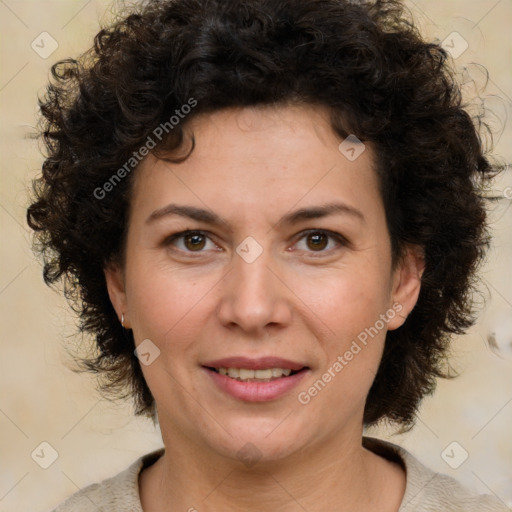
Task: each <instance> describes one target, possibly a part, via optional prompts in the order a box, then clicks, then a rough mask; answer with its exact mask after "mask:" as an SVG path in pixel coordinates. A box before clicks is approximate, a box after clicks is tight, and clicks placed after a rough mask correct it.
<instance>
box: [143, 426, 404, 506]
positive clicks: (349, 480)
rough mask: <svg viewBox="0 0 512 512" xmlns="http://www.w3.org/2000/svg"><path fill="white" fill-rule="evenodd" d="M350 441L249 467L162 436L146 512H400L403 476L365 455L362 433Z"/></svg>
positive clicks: (147, 487)
mask: <svg viewBox="0 0 512 512" xmlns="http://www.w3.org/2000/svg"><path fill="white" fill-rule="evenodd" d="M354 435H356V436H357V433H354ZM354 435H353V436H345V437H344V438H338V439H336V440H325V441H323V442H319V443H316V444H315V445H314V446H310V447H307V448H304V449H302V450H301V451H300V452H298V453H294V454H292V455H290V456H288V457H286V458H285V459H281V460H278V461H275V460H273V461H264V460H263V459H261V460H259V461H258V462H257V463H255V464H254V465H250V464H248V465H244V464H243V463H242V462H240V461H238V460H232V459H228V458H226V457H222V456H219V455H218V454H212V453H208V452H207V451H206V450H205V449H204V448H198V447H195V446H193V445H191V444H189V443H187V441H186V440H184V439H180V440H179V442H178V439H177V437H176V436H175V435H173V436H172V437H170V438H167V439H165V436H164V441H165V443H164V444H165V446H166V449H165V454H164V455H163V456H162V457H161V458H160V459H159V460H158V461H157V462H156V463H155V464H153V465H152V466H150V467H149V468H148V469H147V470H145V471H144V472H143V473H142V475H141V481H140V489H141V501H142V505H143V509H144V511H147V512H152V511H153V510H155V511H156V510H158V511H160V512H168V511H169V512H171V511H174V510H186V511H190V512H194V510H197V511H201V512H216V511H219V510H222V511H223V512H224V511H225V512H235V511H239V510H244V511H247V512H253V511H254V512H256V511H258V512H260V511H261V510H280V511H282V512H297V511H304V510H307V511H308V512H316V511H325V510H336V511H339V512H345V511H347V512H348V511H349V510H350V511H353V510H358V511H366V510H368V511H370V510H376V509H378V510H382V511H385V512H388V511H389V512H395V511H397V510H398V508H399V506H400V501H401V498H402V496H403V493H404V490H405V478H404V474H403V470H402V469H401V468H399V467H398V466H397V465H395V464H393V463H391V462H389V461H386V460H385V459H383V458H381V457H379V456H377V455H375V454H374V453H372V452H370V451H368V450H366V449H364V448H363V447H362V445H361V433H360V432H359V437H354Z"/></svg>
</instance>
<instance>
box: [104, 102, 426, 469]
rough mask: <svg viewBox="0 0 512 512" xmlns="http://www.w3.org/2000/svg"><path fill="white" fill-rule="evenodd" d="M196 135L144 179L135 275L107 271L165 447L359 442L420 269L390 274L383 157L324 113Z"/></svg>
mask: <svg viewBox="0 0 512 512" xmlns="http://www.w3.org/2000/svg"><path fill="white" fill-rule="evenodd" d="M187 128H188V130H190V131H191V132H193V134H194V137H195V141H196V146H195V149H194V151H193V152H192V154H191V155H190V157H189V158H188V159H187V160H185V161H184V162H183V163H180V164H172V163H169V162H166V161H163V160H158V159H156V158H155V157H153V156H149V157H147V158H146V159H145V160H144V161H143V162H142V164H141V165H140V167H139V168H138V169H137V171H136V172H137V174H136V176H135V180H134V184H133V195H132V201H131V213H130V218H129V229H128V235H127V242H126V261H125V266H124V268H123V269H120V268H115V267H113V268H110V269H108V270H107V271H106V277H107V284H108V288H109V293H110V296H111V299H112V302H113V304H114V307H115V308H116V310H117V312H118V314H119V317H121V314H122V313H123V314H124V317H125V326H127V327H129V328H132V329H133V333H134V338H135V341H136V345H137V346H138V347H139V352H140V353H142V354H143V355H142V358H141V360H142V361H143V363H146V364H142V369H143V372H144V376H145V378H146V381H147V383H148V386H149V388H150V389H151V391H152V394H153V396H154V398H155V400H156V404H157V409H158V415H159V421H160V426H161V429H162V434H163V436H164V442H165V439H166V438H168V439H173V438H174V439H175V438H181V439H186V440H187V441H188V442H190V443H191V445H194V446H196V447H200V449H201V450H206V451H209V452H214V453H217V454H220V455H223V456H227V457H231V458H237V457H240V454H241V453H243V450H244V449H247V446H249V445H247V443H252V445H254V447H255V448H254V447H253V448H251V449H253V450H256V451H257V452H258V457H261V458H264V459H268V460H277V459H280V458H283V457H287V456H290V455H292V454H294V453H299V452H300V451H301V450H305V449H308V448H312V447H314V446H316V445H319V444H321V443H325V442H327V441H328V440H336V439H337V440H341V439H344V438H348V437H351V436H352V437H355V438H356V439H357V438H359V439H360V436H361V430H362V416H363V411H364V404H365V399H366V396H367V394H368V391H369V389H370V386H371V384H372V381H373V379H374V376H375V374H376V371H377V368H378V366H379V362H380V358H381V354H382V350H383V344H384V339H385V335H386V331H387V330H390V329H396V328H398V327H400V325H401V324H402V323H403V322H404V318H405V317H406V316H407V314H408V312H409V311H410V310H411V309H412V308H413V306H414V303H415V302H416V299H417V295H418V291H419V278H420V274H421V261H420V260H419V257H417V256H415V255H414V254H415V253H414V252H413V251H410V252H409V253H408V254H407V255H406V258H404V260H403V262H402V263H401V264H400V265H399V266H398V267H396V269H394V270H392V265H391V247H390V239H389V233H388V230H387V227H386V221H385V212H384V207H383V202H382V199H381V197H380V193H379V189H378V182H377V176H376V173H375V170H374V168H373V159H372V158H373V154H372V149H371V147H370V146H369V145H366V146H365V147H363V146H361V145H359V146H358V145H356V146H354V151H351V150H350V147H351V146H350V141H346V142H345V143H344V145H342V147H341V150H340V149H339V148H338V147H339V145H340V143H341V142H342V140H341V139H340V138H339V137H338V136H337V135H335V134H334V132H333V131H332V129H331V128H330V126H329V121H328V113H327V111H323V110H319V109H318V108H312V107H290V106H287V107H280V108H251V109H236V110H234V109H233V110H224V111H220V112H217V113H214V114H209V115H208V116H199V117H196V118H194V119H193V120H192V121H191V122H190V124H189V126H188V127H187ZM361 150H364V151H362V152H361ZM359 153H360V154H359ZM358 154H359V156H357V155H358ZM354 155H355V156H357V158H355V159H354V158H353V157H354ZM147 363H150V364H147ZM226 374H227V375H226ZM244 447H245V448H244ZM240 450H242V452H240Z"/></svg>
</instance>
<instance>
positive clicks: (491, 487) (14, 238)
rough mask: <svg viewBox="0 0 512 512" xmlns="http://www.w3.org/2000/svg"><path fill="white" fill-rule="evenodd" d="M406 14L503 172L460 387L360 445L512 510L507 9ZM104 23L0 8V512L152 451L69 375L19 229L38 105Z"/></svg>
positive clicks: (46, 7) (459, 362) (64, 319)
mask: <svg viewBox="0 0 512 512" xmlns="http://www.w3.org/2000/svg"><path fill="white" fill-rule="evenodd" d="M406 5H407V6H408V7H409V9H410V10H411V13H412V15H413V16H414V18H415V20H416V22H417V24H418V25H419V27H420V29H421V30H422V32H423V33H424V34H425V35H426V36H427V37H428V38H429V39H430V40H436V41H440V42H442V43H443V46H444V47H445V48H446V49H447V50H448V51H449V52H450V54H451V56H452V59H453V63H454V66H455V67H456V71H457V74H458V76H459V79H460V81H461V83H462V84H463V92H464V95H465V96H466V98H467V99H468V101H472V106H471V109H470V110H471V112H472V113H473V114H474V115H477V114H478V113H483V112H485V115H486V120H487V122H488V123H489V124H490V125H491V127H492V129H493V132H494V155H495V158H496V160H495V162H497V163H501V164H502V165H504V166H506V171H505V172H504V173H503V174H502V175H501V177H500V179H499V180H497V182H496V184H495V192H496V194H497V195H500V196H502V199H501V200H499V201H497V202H496V203H495V204H494V205H493V206H492V208H491V212H490V214H491V218H492V220H493V234H494V236H495V238H494V242H493V247H492V250H491V252H490V253H489V257H488V261H487V263H486V265H485V268H484V269H483V272H482V277H483V281H482V289H483V290H484V292H485V293H486V294H487V301H486V303H485V305H484V304H482V312H481V314H480V320H479V322H478V324H477V325H476V326H475V327H474V328H473V329H472V330H471V331H470V333H469V334H468V335H467V336H464V337H460V338H457V339H456V340H455V341H454V344H453V351H452V354H451V357H450V365H451V366H452V367H453V368H454V369H455V370H457V371H459V372H461V376H460V377H459V378H458V379H455V380H451V381H442V382H440V383H439V386H438V390H437V393H436V394H435V396H434V397H431V398H428V399H427V400H425V402H424V404H423V406H422V409H421V414H420V417H419V420H418V422H417V425H416V426H415V428H414V429H413V430H412V431H410V432H407V433H404V434H396V433H395V432H394V431H393V430H392V429H386V428H379V429H378V430H375V429H374V430H372V431H370V432H369V434H370V435H374V436H380V437H383V438H386V439H389V440H391V441H392V442H395V443H397V444H401V445H402V446H404V447H405V448H406V449H408V450H409V451H411V452H412V453H413V454H414V455H416V456H417V457H418V458H419V459H420V460H421V461H422V462H423V463H424V464H426V465H428V466H430V467H431V468H432V469H434V470H436V471H439V472H442V473H446V474H450V475H452V476H454V477H455V478H457V479H459V480H460V481H461V482H463V483H464V484H466V485H467V486H469V487H471V488H472V489H474V490H476V491H479V492H486V493H491V494H494V495H496V496H497V497H498V498H499V499H501V500H502V501H503V502H504V503H507V504H508V506H509V507H512V428H511V426H512V371H511V370H512V207H511V205H512V171H511V169H512V167H511V166H509V165H508V163H509V162H512V121H511V120H510V119H511V114H512V99H511V98H512V31H511V29H510V27H511V26H512V1H511V0H445V1H443V2H433V1H427V0H416V1H414V2H413V1H408V2H406ZM120 6H122V3H121V2H119V1H118V2H117V3H116V9H119V8H120ZM111 11H112V8H111V1H109V0H76V1H71V0H67V1H66V0H45V1H40V0H0V38H1V39H0V40H1V45H0V118H1V124H0V154H1V158H0V229H1V231H0V233H1V239H2V240H3V242H2V243H1V252H0V312H1V316H0V329H1V330H0V333H1V340H0V348H1V356H0V433H1V435H0V511H5V512H7V511H9V512H14V511H15V512H23V511H31V512H34V511H36V510H37V511H40V512H44V511H46V510H51V509H52V508H53V507H55V506H56V505H57V504H58V503H59V502H61V501H62V500H63V499H64V498H65V497H67V496H68V495H70V494H72V493H74V492H76V491H77V490H78V489H80V488H82V487H84V486H86V485H88V484H90V483H92V482H96V481H99V480H102V479H104V478H107V477H109V476H112V475H114V474H116V473H118V472H119V471H121V470H123V469H125V468H126V467H127V466H128V465H129V464H130V463H131V462H132V461H133V460H134V459H136V458H137V457H139V456H140V455H142V454H144V453H147V452H149V451H152V450H154V449H156V448H158V447H160V446H161V445H162V441H161V437H160V433H159V431H158V430H157V429H155V427H153V425H152V424H151V422H149V421H147V420H140V419H135V418H134V417H133V412H132V408H131V405H130V404H129V403H126V404H124V403H111V402H108V401H105V400H104V399H102V398H101V397H100V396H99V395H98V394H97V392H96V391H95V387H94V381H93V379H92V378H91V377H90V376H88V375H79V374H75V373H73V372H72V371H71V370H70V369H69V366H70V362H69V358H68V356H67V355H66V352H65V346H66V345H67V344H69V343H72V342H74V341H75V342H76V341H77V340H79V338H78V337H76V336H75V333H76V324H75V318H74V317H73V315H72V313H71V312H70V309H69V307H68V306H67V304H66V302H65V300H64V299H63V298H62V296H61V294H60V293H59V292H58V291H54V290H51V289H49V288H47V287H46V286H45V285H44V283H43V280H42V275H41V266H40V263H39V262H38V261H37V260H36V258H35V257H34V256H33V254H32V252H31V249H30V240H31V239H30V232H29V229H28V227H27V226H26V222H25V208H26V205H27V189H28V188H29V187H30V183H31V180H32V179H33V178H34V177H36V176H37V175H38V174H39V172H40V166H41V163H42V156H41V151H40V147H39V145H38V143H37V142H36V141H34V140H33V139H31V138H30V134H31V133H33V131H34V126H35V123H36V119H37V110H38V109H37V96H38V95H41V94H43V92H44V87H45V84H46V81H47V78H48V72H49V68H50V66H51V64H52V63H54V62H55V61H57V60H59V59H62V58H65V57H68V56H77V55H78V54H80V53H81V52H82V51H84V50H85V49H86V48H88V47H89V46H90V44H91V41H92V38H93V36H94V35H95V34H96V32H97V31H98V27H99V24H100V23H102V22H108V20H109V19H110V17H111V14H110V13H111ZM486 72H488V76H487V75H486ZM488 340H490V343H489V342H488ZM42 443H43V444H42ZM41 453H44V454H45V456H44V457H41V456H39V457H38V454H39V455H40V454H41ZM45 466H47V467H45Z"/></svg>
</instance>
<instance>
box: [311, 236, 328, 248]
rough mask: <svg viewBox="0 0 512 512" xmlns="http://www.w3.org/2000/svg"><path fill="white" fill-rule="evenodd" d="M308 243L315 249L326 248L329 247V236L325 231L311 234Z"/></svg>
mask: <svg viewBox="0 0 512 512" xmlns="http://www.w3.org/2000/svg"><path fill="white" fill-rule="evenodd" d="M308 245H309V248H310V249H313V250H319V249H320V250H321V249H325V248H326V247H327V237H326V236H325V235H324V234H323V233H314V234H312V235H309V236H308Z"/></svg>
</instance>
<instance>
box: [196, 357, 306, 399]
mask: <svg viewBox="0 0 512 512" xmlns="http://www.w3.org/2000/svg"><path fill="white" fill-rule="evenodd" d="M202 368H203V369H204V370H205V371H206V373H207V374H208V375H209V376H210V378H211V379H212V380H213V382H214V383H215V384H216V387H217V388H218V389H219V390H221V391H223V392H224V393H227V394H228V395H230V396H232V397H234V398H236V399H239V400H244V401H248V402H265V401H269V400H275V399H277V398H280V397H281V396H284V395H285V394H286V393H287V392H289V391H290V390H292V389H293V388H294V387H295V386H296V385H297V384H298V383H299V381H300V380H302V378H303V377H304V376H305V375H306V374H307V373H308V372H309V371H310V368H309V367H308V366H304V365H303V364H300V363H298V362H293V361H287V360H284V359H280V358H260V359H248V358H227V359H222V360H218V361H214V362H209V363H206V364H204V365H202Z"/></svg>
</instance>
